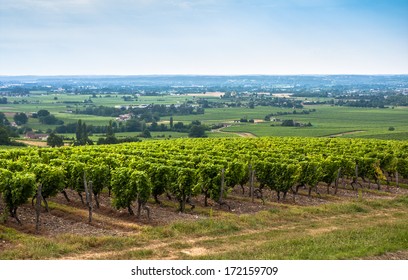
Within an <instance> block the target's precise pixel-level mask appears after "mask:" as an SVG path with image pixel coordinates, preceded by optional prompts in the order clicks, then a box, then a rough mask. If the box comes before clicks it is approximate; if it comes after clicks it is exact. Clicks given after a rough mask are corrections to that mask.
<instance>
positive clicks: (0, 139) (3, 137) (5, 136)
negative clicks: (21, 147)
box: [0, 125, 11, 145]
mask: <svg viewBox="0 0 408 280" xmlns="http://www.w3.org/2000/svg"><path fill="white" fill-rule="evenodd" d="M10 143H11V142H10V137H9V133H8V131H7V129H6V128H5V127H4V126H2V125H0V145H10Z"/></svg>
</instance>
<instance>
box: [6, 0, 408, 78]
mask: <svg viewBox="0 0 408 280" xmlns="http://www.w3.org/2000/svg"><path fill="white" fill-rule="evenodd" d="M0 4H1V5H0V38H1V39H0V76H174V75H180V76H183V75H197V76H251V75H254V76H257V75H259V76H262V75H266V76H269V75H272V76H273V75H277V76H278V75H407V74H408V36H407V34H408V17H407V16H406V15H407V14H408V1H407V0H395V1H388V0H377V1H369V0H360V1H353V0H308V1H307V0H290V1H285V0H270V1H267V0H254V1H241V0H235V1H234V0H196V1H189V0H171V1H170V0H169V1H159V0H133V1H132V0H116V1H113V0H59V1H54V0H36V1H33V0H0Z"/></svg>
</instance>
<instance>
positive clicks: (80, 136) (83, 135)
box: [74, 120, 93, 146]
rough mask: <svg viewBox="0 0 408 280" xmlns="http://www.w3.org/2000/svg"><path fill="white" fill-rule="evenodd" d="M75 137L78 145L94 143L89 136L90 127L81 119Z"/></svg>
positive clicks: (75, 143)
mask: <svg viewBox="0 0 408 280" xmlns="http://www.w3.org/2000/svg"><path fill="white" fill-rule="evenodd" d="M75 137H76V140H75V142H74V145H76V146H82V145H93V142H92V140H91V139H89V137H88V128H87V126H86V124H85V123H83V122H82V121H81V120H78V123H77V126H76V132H75Z"/></svg>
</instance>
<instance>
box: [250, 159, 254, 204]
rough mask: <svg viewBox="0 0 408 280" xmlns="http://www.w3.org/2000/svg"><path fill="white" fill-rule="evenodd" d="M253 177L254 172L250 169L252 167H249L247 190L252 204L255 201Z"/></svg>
mask: <svg viewBox="0 0 408 280" xmlns="http://www.w3.org/2000/svg"><path fill="white" fill-rule="evenodd" d="M254 176H255V170H253V169H252V165H251V164H250V165H249V188H250V191H251V200H252V202H254V201H255V198H254Z"/></svg>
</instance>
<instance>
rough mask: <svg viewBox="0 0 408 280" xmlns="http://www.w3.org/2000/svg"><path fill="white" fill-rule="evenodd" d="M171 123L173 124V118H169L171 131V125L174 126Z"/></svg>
mask: <svg viewBox="0 0 408 280" xmlns="http://www.w3.org/2000/svg"><path fill="white" fill-rule="evenodd" d="M173 122H174V121H173V117H170V129H173V125H174V124H173Z"/></svg>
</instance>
